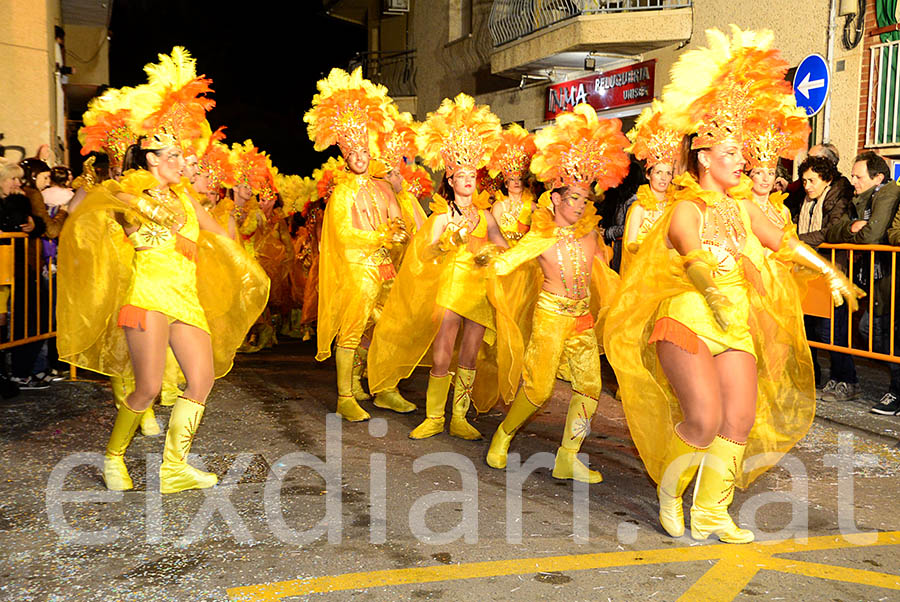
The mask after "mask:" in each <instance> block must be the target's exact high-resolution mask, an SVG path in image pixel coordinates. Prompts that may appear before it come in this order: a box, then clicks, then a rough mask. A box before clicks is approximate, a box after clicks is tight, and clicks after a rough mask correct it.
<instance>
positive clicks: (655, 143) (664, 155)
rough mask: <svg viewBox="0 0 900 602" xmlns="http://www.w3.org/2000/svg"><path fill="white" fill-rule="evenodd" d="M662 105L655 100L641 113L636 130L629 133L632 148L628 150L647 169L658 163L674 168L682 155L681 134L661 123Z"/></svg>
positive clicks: (635, 126)
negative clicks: (644, 163) (642, 162)
mask: <svg viewBox="0 0 900 602" xmlns="http://www.w3.org/2000/svg"><path fill="white" fill-rule="evenodd" d="M661 112H662V105H661V104H660V103H659V101H656V100H654V101H653V105H652V106H650V107H647V108H646V109H644V110H643V111H641V114H640V116H638V118H637V122H636V123H635V124H634V128H633V129H632V130H631V131H630V132H628V139H629V140H631V148H630V149H628V152H630V153H631V154H632V155H634V156H635V157H636V158H637V159H638V160H640V161H644V162H646V165H647V168H648V169H649V168H650V167H653V166H654V165H656V164H657V163H666V164H668V165H671V166H672V167H674V166H675V164H676V163H677V162H678V157H679V154H680V153H681V140H682V138H684V136H682V134H681V133H679V132H676V131H674V130H670V129H667V128H665V127H663V126H662V124H661V123H660V118H661V116H662V115H661Z"/></svg>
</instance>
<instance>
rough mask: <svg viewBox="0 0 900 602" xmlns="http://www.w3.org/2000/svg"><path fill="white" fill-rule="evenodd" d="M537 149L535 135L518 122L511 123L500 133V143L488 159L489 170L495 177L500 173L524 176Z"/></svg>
mask: <svg viewBox="0 0 900 602" xmlns="http://www.w3.org/2000/svg"><path fill="white" fill-rule="evenodd" d="M536 151H537V147H536V146H535V145H534V135H532V134H530V133H529V132H528V131H527V130H526V129H525V128H523V127H522V126H520V125H519V124H517V123H513V124H510V125H509V126H508V127H507V128H506V129H505V130H503V132H502V134H501V135H500V144H499V146H497V150H495V151H494V154H493V155H491V159H490V161H488V165H487V168H488V172H489V173H490V174H491V177H493V178H495V177H497V175H498V174H502V175H503V177H504V178H511V177H516V176H518V177H521V178H524V177H525V176H527V175H528V168H529V166H530V165H531V157H533V156H534V153H535V152H536Z"/></svg>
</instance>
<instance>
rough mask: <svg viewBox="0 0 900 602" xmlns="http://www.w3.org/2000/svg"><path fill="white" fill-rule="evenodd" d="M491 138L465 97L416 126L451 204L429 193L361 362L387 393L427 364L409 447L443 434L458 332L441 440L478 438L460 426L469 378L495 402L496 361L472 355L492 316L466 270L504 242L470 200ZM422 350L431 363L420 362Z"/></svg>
mask: <svg viewBox="0 0 900 602" xmlns="http://www.w3.org/2000/svg"><path fill="white" fill-rule="evenodd" d="M500 131H501V130H500V121H499V119H497V117H496V116H495V115H494V114H493V113H491V111H490V108H489V107H487V106H476V105H475V100H474V99H473V98H472V97H471V96H468V95H466V94H460V95H458V96H457V97H456V98H455V99H453V100H451V99H449V98H445V99H444V101H443V102H442V103H441V106H440V108H438V110H437V111H435V112H433V113H429V114H428V118H427V119H426V121H425V122H424V123H423V124H422V125H421V126H420V128H419V136H418V144H419V152H420V153H421V156H422V158H423V159H424V160H425V165H426V166H428V167H430V168H431V169H432V170H435V169H444V170H445V183H446V186H447V187H449V190H450V193H452V198H444V197H443V196H441V194H437V195H435V197H434V200H433V202H432V204H431V210H432V214H431V216H430V217H429V218H428V221H426V222H425V224H424V225H423V226H422V228H421V229H420V230H419V232H418V233H417V234H416V237H415V239H414V240H413V243H412V244H411V246H410V248H409V249H407V252H406V256H405V257H404V259H403V265H402V266H401V268H400V275H399V276H398V278H397V281H396V282H395V283H394V288H393V290H392V291H391V295H390V297H388V300H387V303H386V304H385V307H384V312H383V313H382V319H381V320H380V321H379V323H378V325H377V326H376V328H375V335H374V338H373V343H372V348H371V350H370V355H369V360H370V361H369V386H370V387H371V389H372V390H373V391H383V390H388V389H391V388H393V387H396V386H397V383H398V382H399V381H400V380H401V379H404V378H407V377H409V375H410V374H412V371H413V370H414V369H415V368H416V366H419V365H429V364H430V365H431V374H430V376H429V379H428V391H427V394H426V401H425V403H426V406H425V415H426V418H425V420H424V421H423V422H422V423H421V424H420V425H419V426H417V427H416V428H415V429H414V430H413V431H412V432H411V433H410V435H409V436H410V437H411V438H413V439H424V438H426V437H431V436H434V435H437V434H438V433H441V432H443V430H444V413H445V406H446V404H447V393H448V391H449V389H450V379H451V373H450V369H451V363H452V360H453V358H454V348H455V347H456V339H457V333H458V332H459V330H460V328H462V331H463V332H462V342H461V343H460V347H459V352H458V354H457V357H458V359H457V373H456V380H455V384H454V388H455V391H454V394H453V410H452V417H451V419H450V434H451V435H452V436H454V437H460V438H462V439H470V440H474V439H480V438H481V433H479V432H478V430H477V429H475V428H474V427H473V426H472V425H470V424H469V423H468V422H467V421H466V413H467V411H468V409H469V406H470V405H471V404H472V398H473V396H476V397H477V396H478V395H479V394H478V392H477V391H476V390H477V388H478V387H479V385H478V384H477V383H476V378H475V376H476V373H479V374H480V375H481V380H482V382H484V383H486V386H487V390H486V393H485V397H486V398H489V399H492V400H495V399H496V396H497V392H496V389H497V385H496V363H495V362H494V361H492V360H491V359H490V357H489V356H488V355H486V353H485V351H484V350H483V349H482V347H483V345H482V343H486V346H489V347H491V348H492V347H493V344H494V342H495V340H496V336H495V333H496V330H495V326H494V310H493V308H492V307H491V305H490V303H488V300H487V291H486V288H485V286H486V273H485V271H484V269H483V268H481V267H479V266H478V265H476V258H477V257H478V256H479V253H480V252H481V251H482V250H483V248H484V247H486V246H487V245H488V243H489V242H491V243H493V244H495V245H499V246H501V247H506V246H507V244H506V241H505V240H504V238H503V235H502V234H501V233H500V229H499V227H498V226H497V222H496V221H494V218H493V216H491V214H490V211H489V209H490V204H489V203H490V201H489V199H488V198H486V197H487V195H484V194H482V195H479V194H478V191H477V190H476V186H475V180H476V172H477V170H478V168H480V167H482V166H483V165H484V164H485V163H486V162H487V160H488V158H489V157H490V156H491V153H493V151H494V149H495V148H496V146H497V143H498V142H499V137H500ZM441 192H442V193H443V194H448V195H449V194H450V193H448V192H447V191H446V190H441ZM429 348H430V349H431V350H432V356H431V357H430V358H426V357H425V355H426V353H427V352H428V350H429ZM479 351H482V353H481V354H480V353H479ZM479 358H480V359H481V360H484V361H480V360H479ZM476 362H478V366H476ZM491 364H493V366H491ZM481 366H484V367H485V368H486V370H482V368H481ZM476 368H477V369H476Z"/></svg>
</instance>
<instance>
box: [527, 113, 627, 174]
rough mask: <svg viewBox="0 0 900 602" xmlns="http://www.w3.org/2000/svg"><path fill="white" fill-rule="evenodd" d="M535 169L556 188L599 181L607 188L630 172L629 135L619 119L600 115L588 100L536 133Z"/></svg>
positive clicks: (533, 167) (535, 172) (536, 172)
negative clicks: (601, 117)
mask: <svg viewBox="0 0 900 602" xmlns="http://www.w3.org/2000/svg"><path fill="white" fill-rule="evenodd" d="M534 143H535V145H536V146H537V153H535V155H534V158H533V159H532V161H531V171H532V172H533V173H534V175H535V176H536V177H537V179H538V180H540V181H541V182H544V183H546V184H547V185H548V186H549V188H550V189H551V190H552V189H554V188H560V187H563V186H571V185H573V184H587V185H590V184H591V182H596V184H597V187H598V188H600V189H602V190H606V189H608V188H610V187H612V186H615V185H617V184H618V183H619V182H621V181H622V180H623V179H624V178H625V176H626V175H628V168H629V165H630V161H629V159H628V155H627V154H625V147H626V146H628V139H627V138H626V137H625V134H623V133H622V123H621V122H620V121H619V120H618V119H599V118H598V117H597V111H596V110H595V109H594V108H593V107H591V106H590V105H588V104H584V103H582V104H579V105H576V106H575V108H574V109H572V111H571V112H566V113H560V114H559V115H557V116H556V123H555V124H553V125H551V126H549V127H546V128H544V129H542V130H540V131H539V132H538V133H537V134H535V136H534Z"/></svg>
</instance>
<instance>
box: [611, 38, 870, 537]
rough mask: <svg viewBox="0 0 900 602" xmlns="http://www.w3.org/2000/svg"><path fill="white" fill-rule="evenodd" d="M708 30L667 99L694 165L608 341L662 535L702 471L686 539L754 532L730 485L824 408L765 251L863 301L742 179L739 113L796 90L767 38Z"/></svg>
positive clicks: (622, 296)
mask: <svg viewBox="0 0 900 602" xmlns="http://www.w3.org/2000/svg"><path fill="white" fill-rule="evenodd" d="M707 35H708V36H709V38H710V42H711V43H710V48H701V49H699V50H695V51H691V52H687V53H684V54H683V55H682V56H681V58H680V59H679V62H678V63H676V65H675V67H673V71H672V76H673V77H672V83H671V84H669V86H668V87H667V88H666V90H665V91H664V95H663V122H664V125H666V126H667V127H671V128H672V129H675V130H680V131H683V132H685V133H689V134H691V136H690V138H688V140H690V145H689V152H687V154H686V156H685V158H684V165H685V166H686V169H687V172H686V173H685V174H683V175H682V176H679V177H678V178H676V179H675V184H676V185H678V186H680V189H679V190H678V191H677V192H676V193H675V195H674V199H673V202H672V205H671V206H670V208H669V209H668V210H667V211H666V213H665V215H664V216H663V217H662V218H661V221H660V225H659V226H658V227H657V228H654V229H653V230H652V231H651V233H650V234H649V235H648V237H647V238H646V239H645V241H644V243H643V244H642V245H641V249H640V250H639V252H638V254H637V256H636V258H635V261H636V262H640V266H641V269H640V270H631V271H630V272H629V273H628V274H627V275H626V276H625V279H624V281H623V283H622V289H621V290H620V292H619V295H618V297H617V299H616V300H615V301H614V302H613V308H612V309H611V310H610V313H609V315H608V318H607V319H608V320H609V324H611V325H612V324H614V325H615V327H614V328H608V329H607V330H606V332H605V342H606V344H605V345H604V347H605V349H606V352H607V356H608V357H609V359H610V363H611V364H612V366H613V368H614V369H615V371H616V375H617V378H618V380H619V384H620V388H621V391H622V401H623V406H624V408H625V413H626V417H627V419H628V426H629V429H630V431H631V434H632V438H633V439H634V441H635V444H636V446H637V448H638V451H639V452H640V454H641V459H642V460H643V461H644V465H645V467H646V468H647V471H648V472H649V473H650V476H651V477H652V478H653V479H654V480H655V481H656V482H657V483H658V488H657V492H658V496H659V503H660V515H659V518H660V522H661V524H662V526H663V528H664V529H665V530H666V531H667V532H668V533H669V534H670V535H672V536H673V537H677V536H680V535H682V534H683V533H684V517H683V515H682V500H681V495H682V494H683V492H684V490H685V489H686V488H687V486H688V484H689V483H690V482H691V480H692V479H693V478H694V476H695V474H698V473H699V474H698V476H697V482H696V485H695V487H694V500H693V505H692V507H691V535H692V536H693V537H694V538H695V539H705V538H707V537H708V536H709V535H710V534H715V535H717V536H718V538H719V539H720V540H721V541H724V542H730V543H745V542H749V541H752V540H753V537H754V536H753V533H752V532H751V531H749V530H745V529H740V528H738V527H737V526H736V525H735V524H734V522H733V521H732V519H731V517H730V516H729V514H728V506H729V505H730V504H731V501H732V499H733V495H734V486H735V485H741V486H745V485H746V484H747V483H749V482H751V481H752V480H753V479H754V478H756V477H757V476H759V475H760V474H762V472H764V471H765V470H766V469H768V468H769V467H770V466H771V465H772V464H774V463H775V462H776V461H777V460H778V458H779V457H780V456H781V455H782V454H783V453H785V452H786V451H787V450H788V449H790V447H791V446H792V445H793V444H794V443H796V441H798V440H799V439H800V437H802V436H803V435H804V434H805V432H806V430H807V429H808V428H809V424H810V423H811V421H812V418H813V416H814V403H815V402H814V399H815V397H814V395H815V393H814V383H813V375H812V366H811V362H810V356H809V348H808V346H807V345H806V341H805V338H804V336H803V331H802V329H796V328H795V327H796V325H797V324H799V323H800V322H799V320H800V316H799V313H800V308H799V302H798V300H797V299H796V298H790V295H791V291H790V290H785V289H779V288H776V287H772V288H771V290H766V289H765V286H766V283H770V282H772V278H771V277H769V276H765V274H764V273H765V272H767V271H770V270H771V269H772V268H771V263H770V262H769V260H767V259H766V256H765V253H764V247H767V248H769V249H772V250H779V249H782V247H787V250H786V251H785V253H787V254H789V255H790V257H791V260H792V261H794V262H795V263H798V264H800V265H804V266H806V267H809V268H811V269H813V270H814V271H816V272H818V273H820V274H822V275H824V276H825V277H826V279H827V280H828V282H829V284H830V286H831V289H832V296H833V297H834V300H835V302H836V303H840V302H842V301H843V299H844V298H846V300H847V302H848V303H850V304H851V306H852V305H855V304H856V298H857V296H858V295H859V294H861V293H860V292H859V291H858V290H856V289H855V288H854V287H853V286H852V284H851V283H850V282H849V281H848V280H847V279H846V277H844V276H843V275H842V274H841V273H840V272H838V271H837V270H836V269H835V268H834V267H833V266H831V265H830V264H827V263H826V262H824V261H823V260H822V259H821V258H820V257H819V256H818V255H817V254H816V253H815V252H814V251H812V250H811V249H810V248H809V247H807V246H806V245H804V244H802V243H800V241H799V240H797V239H796V238H790V237H786V236H784V233H783V232H782V231H781V230H780V229H778V228H776V227H775V226H773V225H772V223H771V222H770V221H769V220H768V219H766V217H765V216H764V215H763V213H762V212H761V211H760V210H759V208H758V207H756V205H755V204H753V202H752V201H751V200H750V191H749V187H750V186H749V181H748V180H746V179H744V180H742V177H741V175H742V168H743V166H744V159H743V156H742V150H743V148H742V145H743V125H744V122H745V121H746V120H747V119H748V116H749V115H751V114H752V113H753V111H754V110H767V109H766V107H765V106H764V104H765V103H763V99H765V98H775V99H777V101H778V102H779V103H780V102H789V98H790V92H791V91H790V87H789V86H788V85H787V84H786V82H785V81H784V74H785V72H786V70H787V64H786V63H785V62H784V61H783V60H781V59H780V58H779V57H778V55H777V52H775V51H773V50H771V48H770V46H771V41H772V35H771V33H770V32H761V33H756V32H743V31H740V30H739V29H737V28H733V33H732V38H731V39H728V37H726V36H725V35H724V34H722V33H721V32H719V31H717V30H710V31H708V32H707ZM761 275H762V277H761ZM785 348H788V350H789V351H790V352H789V353H784V350H785ZM776 362H780V363H778V364H777V363H776ZM745 451H746V453H747V454H748V463H747V466H746V467H745V466H744V465H743V458H744V455H745Z"/></svg>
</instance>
